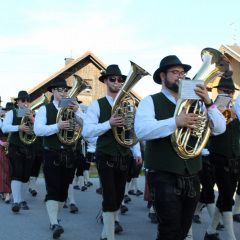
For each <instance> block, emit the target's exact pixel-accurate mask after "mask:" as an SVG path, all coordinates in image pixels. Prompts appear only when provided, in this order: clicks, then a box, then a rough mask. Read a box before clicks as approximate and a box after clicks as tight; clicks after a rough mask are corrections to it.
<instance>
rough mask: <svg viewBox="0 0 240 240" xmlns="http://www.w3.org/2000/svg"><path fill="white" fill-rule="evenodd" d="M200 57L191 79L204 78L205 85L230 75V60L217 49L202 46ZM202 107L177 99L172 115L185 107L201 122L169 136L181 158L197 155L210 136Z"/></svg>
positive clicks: (197, 102)
mask: <svg viewBox="0 0 240 240" xmlns="http://www.w3.org/2000/svg"><path fill="white" fill-rule="evenodd" d="M201 58H202V61H203V65H202V67H201V68H200V70H199V71H198V73H197V74H196V75H195V77H194V78H193V80H204V85H205V86H206V85H207V84H208V83H210V82H211V81H213V80H214V79H215V78H216V77H220V76H224V77H225V78H229V77H231V75H232V67H231V65H230V62H229V60H228V59H227V57H226V56H224V55H223V54H222V53H220V52H219V51H217V50H215V49H213V48H204V49H203V50H202V53H201ZM202 107H203V105H202V103H201V102H199V101H196V100H191V99H187V100H183V99H178V101H177V104H176V108H175V112H174V116H177V115H179V114H180V113H181V112H182V110H183V109H186V113H190V112H193V113H196V114H199V115H200V116H201V122H200V123H199V124H197V125H196V129H191V128H177V130H176V131H175V132H174V133H173V134H172V136H171V141H172V145H173V148H174V150H175V151H176V152H177V154H178V155H179V156H180V157H181V158H183V159H188V158H194V157H196V156H197V155H199V154H200V153H201V151H202V150H203V148H204V147H205V145H206V144H207V141H208V138H209V136H210V132H211V130H210V126H209V123H208V121H207V115H206V112H205V111H203V108H202Z"/></svg>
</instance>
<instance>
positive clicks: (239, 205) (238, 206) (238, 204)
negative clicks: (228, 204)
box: [233, 183, 240, 214]
mask: <svg viewBox="0 0 240 240" xmlns="http://www.w3.org/2000/svg"><path fill="white" fill-rule="evenodd" d="M239 184H240V183H239ZM239 186H240V185H239ZM239 212H240V196H239V195H238V194H236V196H235V204H234V206H233V214H238V213H239Z"/></svg>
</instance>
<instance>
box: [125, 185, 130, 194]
mask: <svg viewBox="0 0 240 240" xmlns="http://www.w3.org/2000/svg"><path fill="white" fill-rule="evenodd" d="M129 184H130V183H129V182H126V185H125V193H124V195H128V190H129Z"/></svg>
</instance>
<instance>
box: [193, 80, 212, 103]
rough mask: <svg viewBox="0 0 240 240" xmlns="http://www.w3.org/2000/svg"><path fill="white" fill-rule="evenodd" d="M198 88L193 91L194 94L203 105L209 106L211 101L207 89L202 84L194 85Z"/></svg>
mask: <svg viewBox="0 0 240 240" xmlns="http://www.w3.org/2000/svg"><path fill="white" fill-rule="evenodd" d="M196 86H197V87H198V88H196V89H194V91H195V93H196V94H197V95H198V96H200V97H201V98H202V100H203V102H204V103H205V104H210V103H211V99H210V97H209V96H208V91H207V88H206V87H205V86H204V85H202V84H197V85H196Z"/></svg>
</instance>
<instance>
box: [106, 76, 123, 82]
mask: <svg viewBox="0 0 240 240" xmlns="http://www.w3.org/2000/svg"><path fill="white" fill-rule="evenodd" d="M108 79H109V81H110V82H116V80H117V81H118V82H119V83H123V82H124V80H123V79H122V78H115V77H109V78H108Z"/></svg>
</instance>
